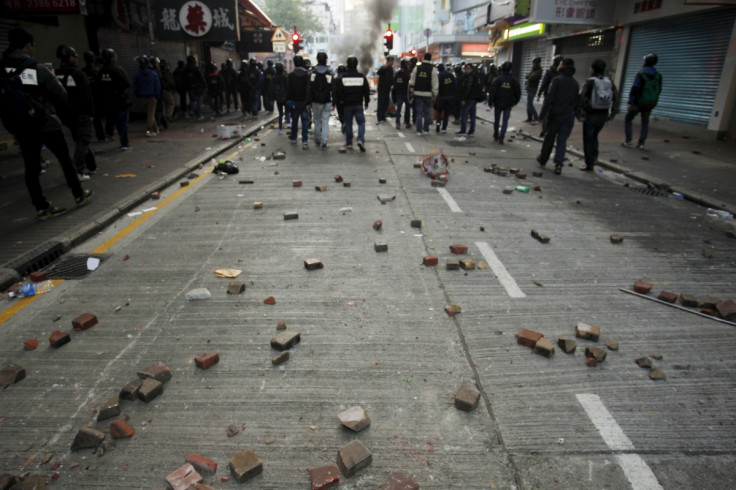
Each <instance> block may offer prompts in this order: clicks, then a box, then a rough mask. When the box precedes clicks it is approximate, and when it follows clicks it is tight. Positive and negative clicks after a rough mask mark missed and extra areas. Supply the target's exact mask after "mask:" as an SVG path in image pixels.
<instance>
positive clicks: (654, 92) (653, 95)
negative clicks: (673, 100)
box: [639, 71, 662, 110]
mask: <svg viewBox="0 0 736 490" xmlns="http://www.w3.org/2000/svg"><path fill="white" fill-rule="evenodd" d="M639 76H641V79H642V80H643V81H644V86H643V87H642V88H641V94H640V95H639V107H641V108H642V109H645V110H652V109H654V108H655V107H656V105H657V102H659V94H660V93H661V92H662V75H661V74H660V73H659V72H657V73H656V74H655V75H654V76H653V77H652V76H649V75H647V74H646V73H644V72H643V71H640V72H639Z"/></svg>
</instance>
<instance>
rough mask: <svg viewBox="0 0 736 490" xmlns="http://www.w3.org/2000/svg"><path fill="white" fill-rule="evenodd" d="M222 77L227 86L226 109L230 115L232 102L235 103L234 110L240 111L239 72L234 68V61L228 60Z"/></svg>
mask: <svg viewBox="0 0 736 490" xmlns="http://www.w3.org/2000/svg"><path fill="white" fill-rule="evenodd" d="M220 75H221V76H222V83H223V85H224V86H225V107H226V109H227V113H228V114H230V100H232V102H233V110H235V111H237V110H238V72H236V71H235V68H233V60H231V59H228V60H227V61H226V62H225V68H224V69H223V70H222V71H221V72H220Z"/></svg>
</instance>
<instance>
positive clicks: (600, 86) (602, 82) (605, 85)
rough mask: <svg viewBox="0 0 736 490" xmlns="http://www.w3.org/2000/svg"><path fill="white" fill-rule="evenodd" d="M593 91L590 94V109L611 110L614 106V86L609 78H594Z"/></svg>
mask: <svg viewBox="0 0 736 490" xmlns="http://www.w3.org/2000/svg"><path fill="white" fill-rule="evenodd" d="M591 80H593V91H592V93H591V94H590V107H591V108H593V109H610V108H611V106H612V105H613V84H612V83H611V80H610V79H609V78H607V77H603V78H598V77H593V78H591Z"/></svg>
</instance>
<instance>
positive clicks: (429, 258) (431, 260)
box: [422, 255, 439, 267]
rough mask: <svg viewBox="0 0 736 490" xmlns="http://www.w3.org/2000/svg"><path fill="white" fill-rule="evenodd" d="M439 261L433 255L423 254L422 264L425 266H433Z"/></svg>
mask: <svg viewBox="0 0 736 490" xmlns="http://www.w3.org/2000/svg"><path fill="white" fill-rule="evenodd" d="M438 263H439V259H438V258H437V257H435V256H434V255H425V256H424V259H423V260H422V264H424V265H425V266H427V267H433V266H435V265H437V264H438Z"/></svg>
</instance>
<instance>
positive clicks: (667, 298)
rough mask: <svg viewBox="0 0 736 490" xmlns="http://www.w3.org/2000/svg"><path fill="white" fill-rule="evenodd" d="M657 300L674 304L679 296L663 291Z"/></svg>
mask: <svg viewBox="0 0 736 490" xmlns="http://www.w3.org/2000/svg"><path fill="white" fill-rule="evenodd" d="M657 299H658V300H660V301H664V302H666V303H673V304H674V302H675V301H677V294H676V293H671V292H669V291H665V290H662V291H660V292H659V295H657Z"/></svg>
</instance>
